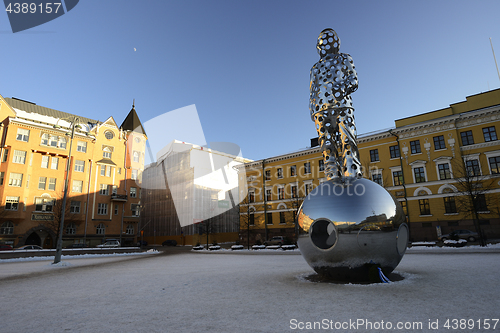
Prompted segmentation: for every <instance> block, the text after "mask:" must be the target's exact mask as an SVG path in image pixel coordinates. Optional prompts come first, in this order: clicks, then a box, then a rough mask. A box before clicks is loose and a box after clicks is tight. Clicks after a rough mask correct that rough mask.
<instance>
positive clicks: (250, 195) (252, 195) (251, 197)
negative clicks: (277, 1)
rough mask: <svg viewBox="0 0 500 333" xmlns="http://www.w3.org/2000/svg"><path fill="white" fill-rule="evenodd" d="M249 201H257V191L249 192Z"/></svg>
mask: <svg viewBox="0 0 500 333" xmlns="http://www.w3.org/2000/svg"><path fill="white" fill-rule="evenodd" d="M248 201H249V202H255V192H253V191H250V192H248Z"/></svg>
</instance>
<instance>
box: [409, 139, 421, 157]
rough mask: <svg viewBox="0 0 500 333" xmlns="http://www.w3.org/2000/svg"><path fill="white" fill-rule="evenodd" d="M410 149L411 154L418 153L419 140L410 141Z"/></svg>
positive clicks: (419, 151)
mask: <svg viewBox="0 0 500 333" xmlns="http://www.w3.org/2000/svg"><path fill="white" fill-rule="evenodd" d="M410 149H411V153H412V154H420V153H421V152H422V151H421V150H420V141H419V140H415V141H410Z"/></svg>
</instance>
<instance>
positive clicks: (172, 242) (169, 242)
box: [161, 239, 177, 246]
mask: <svg viewBox="0 0 500 333" xmlns="http://www.w3.org/2000/svg"><path fill="white" fill-rule="evenodd" d="M176 245H177V241H176V240H175V239H167V240H166V241H164V242H163V243H161V246H176Z"/></svg>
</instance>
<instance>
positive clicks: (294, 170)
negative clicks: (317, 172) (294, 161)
mask: <svg viewBox="0 0 500 333" xmlns="http://www.w3.org/2000/svg"><path fill="white" fill-rule="evenodd" d="M295 176H297V166H296V165H292V166H291V167H290V177H295Z"/></svg>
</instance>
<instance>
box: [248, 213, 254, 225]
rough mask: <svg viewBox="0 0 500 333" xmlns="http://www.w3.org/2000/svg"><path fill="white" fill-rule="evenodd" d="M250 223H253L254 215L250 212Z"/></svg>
mask: <svg viewBox="0 0 500 333" xmlns="http://www.w3.org/2000/svg"><path fill="white" fill-rule="evenodd" d="M249 223H250V225H255V215H254V214H253V212H252V213H250V222H249Z"/></svg>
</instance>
